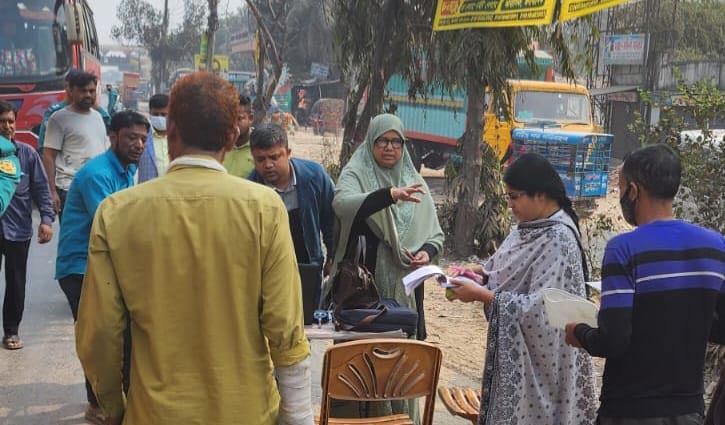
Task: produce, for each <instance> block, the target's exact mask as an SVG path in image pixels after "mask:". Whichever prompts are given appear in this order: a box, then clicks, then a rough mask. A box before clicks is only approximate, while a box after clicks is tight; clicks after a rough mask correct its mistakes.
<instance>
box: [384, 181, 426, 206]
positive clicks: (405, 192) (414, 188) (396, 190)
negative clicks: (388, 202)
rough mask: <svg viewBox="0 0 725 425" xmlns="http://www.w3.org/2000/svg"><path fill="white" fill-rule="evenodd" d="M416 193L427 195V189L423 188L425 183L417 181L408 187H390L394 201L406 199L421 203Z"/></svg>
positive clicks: (406, 200)
mask: <svg viewBox="0 0 725 425" xmlns="http://www.w3.org/2000/svg"><path fill="white" fill-rule="evenodd" d="M416 193H420V194H421V195H425V191H424V190H423V184H421V183H416V184H412V185H410V186H407V187H393V188H391V189H390V197H391V198H393V201H395V202H398V201H405V202H415V203H416V204H418V203H420V199H418V198H416V197H415V196H413V195H415V194H416Z"/></svg>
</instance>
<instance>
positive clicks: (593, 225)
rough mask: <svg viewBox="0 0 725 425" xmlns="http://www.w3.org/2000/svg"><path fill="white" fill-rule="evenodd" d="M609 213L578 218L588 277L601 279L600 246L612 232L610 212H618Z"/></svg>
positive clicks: (612, 222)
mask: <svg viewBox="0 0 725 425" xmlns="http://www.w3.org/2000/svg"><path fill="white" fill-rule="evenodd" d="M608 213H609V214H602V213H600V214H596V215H594V216H591V217H587V218H584V219H581V220H579V229H580V230H581V234H582V245H583V246H582V249H583V250H584V256H585V257H586V261H587V264H588V265H589V275H590V279H592V280H596V279H601V276H602V258H603V253H604V250H603V249H602V246H601V245H603V244H604V243H605V242H606V240H607V239H609V238H610V237H611V235H612V233H613V232H614V229H615V225H614V220H613V219H612V214H611V213H613V214H619V211H616V212H614V211H609V212H608Z"/></svg>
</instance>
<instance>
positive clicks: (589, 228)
mask: <svg viewBox="0 0 725 425" xmlns="http://www.w3.org/2000/svg"><path fill="white" fill-rule="evenodd" d="M340 140H341V138H340V137H339V134H338V135H334V134H331V133H327V134H326V135H325V136H324V137H323V136H316V135H313V134H312V131H311V130H304V129H300V130H298V131H297V132H296V133H294V134H291V135H290V147H291V148H292V155H293V156H297V157H301V158H306V159H311V160H314V161H318V162H320V163H322V164H323V165H326V164H329V163H331V162H334V161H337V158H338V153H339V146H340ZM421 174H422V175H423V177H425V179H426V181H427V182H428V185H429V187H430V189H431V192H432V194H433V196H434V198H435V199H436V200H437V201H438V200H442V199H443V198H445V192H444V186H445V185H444V181H443V171H442V170H441V171H435V170H428V169H425V168H424V169H423V171H422V172H421ZM618 177H619V176H618V172H616V171H615V172H613V173H612V174H611V176H610V183H609V193H608V195H607V197H606V198H602V199H600V200H598V201H597V202H596V207H595V208H594V209H593V210H590V211H588V218H586V219H584V220H582V233H583V239H584V244H585V246H588V247H589V249H590V250H591V251H592V252H593V255H592V257H593V258H592V260H593V262H594V264H601V256H602V253H603V251H604V246H605V244H606V240H607V239H609V238H610V237H611V236H613V235H614V234H616V233H618V232H621V231H623V230H627V229H629V227H628V226H627V224H626V223H624V221H623V220H622V219H621V216H620V214H619V191H618V189H617V181H618ZM602 216H603V217H607V218H609V219H611V220H612V225H613V230H609V231H602V230H597V229H596V227H595V225H594V222H595V219H597V218H601V217H602ZM450 263H451V261H450V260H449V259H447V258H443V259H442V260H441V265H442V266H447V265H449V264H450ZM425 293H426V297H425V299H426V301H425V314H426V324H427V329H428V340H427V341H428V342H430V343H432V344H436V345H438V346H439V347H440V348H441V350H442V351H443V368H442V370H441V376H440V381H439V385H441V386H455V387H468V388H474V389H479V387H480V382H481V375H482V370H483V363H484V358H485V354H486V335H487V331H488V323H487V322H486V319H485V318H484V315H483V308H482V306H481V305H480V304H463V303H460V302H449V301H448V300H446V298H445V296H444V293H443V289H441V288H440V287H439V286H438V285H436V284H435V283H434V282H428V283H427V284H426V289H425ZM327 346H328V343H327V342H314V343H313V362H314V363H315V364H316V365H317V366H316V367H315V369H314V371H313V380H314V381H316V382H319V379H320V373H321V372H320V368H319V365H320V364H321V363H322V360H321V359H322V356H323V355H324V351H325V349H326V348H327ZM595 364H596V366H597V367H596V369H597V380H598V381H599V382H600V384H601V371H602V367H603V362H602V361H600V360H596V361H595ZM319 400H320V388H319V386H315V388H314V390H313V402H314V403H315V404H317V405H319ZM434 423H435V424H441V425H455V424H469V423H470V422H468V421H465V420H463V419H461V418H456V417H453V416H451V414H450V413H448V411H447V410H446V409H445V407H444V406H443V404H442V402H441V401H440V400H439V399H437V402H436V413H435V420H434Z"/></svg>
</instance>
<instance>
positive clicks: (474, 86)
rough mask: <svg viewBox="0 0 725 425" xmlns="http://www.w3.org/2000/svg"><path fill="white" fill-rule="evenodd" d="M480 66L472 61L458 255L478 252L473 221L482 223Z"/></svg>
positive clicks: (456, 244)
mask: <svg viewBox="0 0 725 425" xmlns="http://www.w3.org/2000/svg"><path fill="white" fill-rule="evenodd" d="M476 68H477V67H476V66H475V64H473V63H469V64H468V81H467V84H466V92H467V98H468V100H467V104H466V131H465V133H464V134H463V150H462V154H463V168H462V170H461V171H462V172H461V179H462V181H461V187H460V191H459V193H458V206H457V208H456V221H455V225H454V227H453V249H454V250H455V252H456V254H458V255H460V256H464V257H467V256H469V255H471V254H473V252H474V240H473V238H472V237H471V224H472V223H478V220H477V219H476V217H477V215H478V199H479V188H480V185H479V179H480V178H481V140H482V138H483V102H484V94H485V88H484V84H483V83H482V82H480V81H478V79H476V78H475V76H476V75H480V73H477V71H478V70H477V69H476Z"/></svg>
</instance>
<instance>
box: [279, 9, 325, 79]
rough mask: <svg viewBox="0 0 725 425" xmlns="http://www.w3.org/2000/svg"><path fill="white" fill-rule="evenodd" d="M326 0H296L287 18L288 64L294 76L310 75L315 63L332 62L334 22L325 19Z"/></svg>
mask: <svg viewBox="0 0 725 425" xmlns="http://www.w3.org/2000/svg"><path fill="white" fill-rule="evenodd" d="M325 3H326V0H297V1H295V2H293V3H292V7H291V9H290V11H289V15H288V17H287V32H288V33H287V40H288V41H287V43H288V46H287V55H286V62H287V64H288V65H289V69H290V72H291V73H292V74H293V75H308V73H309V72H310V65H311V64H312V62H316V63H321V64H326V65H329V64H330V62H332V56H333V55H332V44H333V43H332V30H331V28H330V26H331V23H329V22H328V20H327V19H326V17H325V9H326V8H325Z"/></svg>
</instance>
